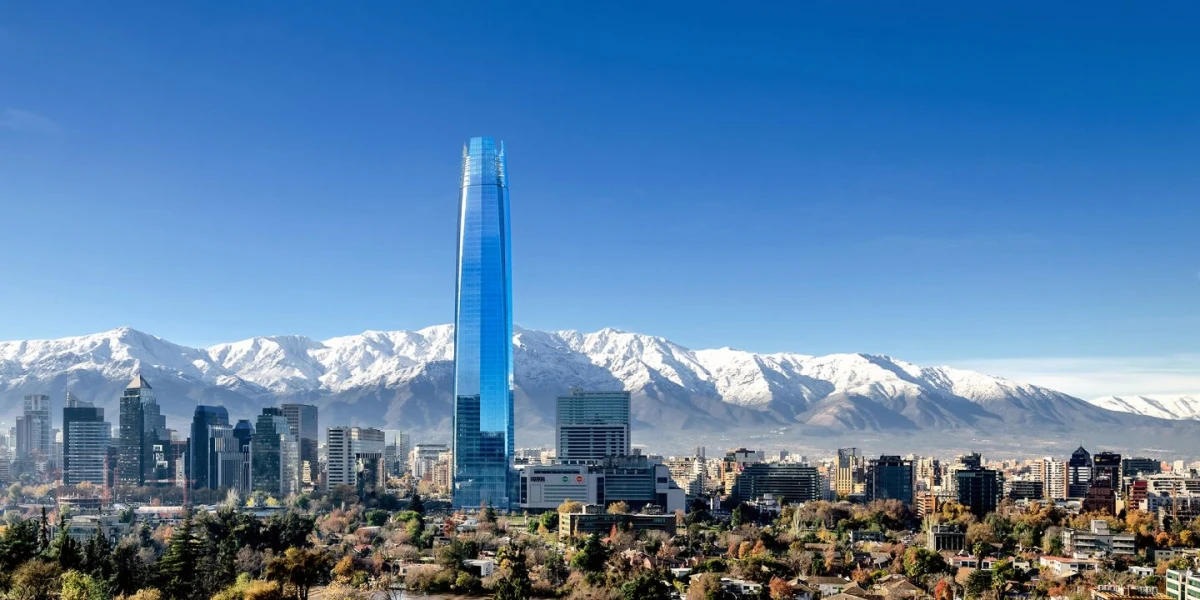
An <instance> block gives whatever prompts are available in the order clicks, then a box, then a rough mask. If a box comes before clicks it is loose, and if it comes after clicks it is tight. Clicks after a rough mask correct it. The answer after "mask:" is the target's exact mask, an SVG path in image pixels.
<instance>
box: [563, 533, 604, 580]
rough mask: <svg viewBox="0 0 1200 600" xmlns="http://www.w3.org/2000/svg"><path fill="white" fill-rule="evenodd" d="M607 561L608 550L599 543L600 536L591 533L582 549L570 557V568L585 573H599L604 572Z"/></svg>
mask: <svg viewBox="0 0 1200 600" xmlns="http://www.w3.org/2000/svg"><path fill="white" fill-rule="evenodd" d="M607 560H608V548H605V547H604V543H603V542H601V541H600V535H599V534H596V533H593V534H591V535H589V536H588V537H587V540H586V541H585V542H584V543H583V548H580V549H579V552H576V553H575V556H573V557H571V566H572V567H575V568H576V569H579V570H580V571H584V572H587V573H599V572H601V571H603V570H604V563H605V562H606V561H607Z"/></svg>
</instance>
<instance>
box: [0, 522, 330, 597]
mask: <svg viewBox="0 0 1200 600" xmlns="http://www.w3.org/2000/svg"><path fill="white" fill-rule="evenodd" d="M313 524H314V520H313V518H311V517H308V516H304V515H300V514H297V513H294V512H287V513H284V514H282V515H277V516H273V517H270V518H267V519H260V518H257V517H254V516H252V515H248V514H244V513H239V512H237V511H234V510H232V509H222V510H220V511H218V512H216V513H211V514H210V513H199V514H194V515H187V516H186V517H185V518H184V519H183V521H182V522H180V523H179V524H177V525H175V526H165V527H160V528H158V529H157V530H151V529H150V528H149V526H147V525H145V524H141V525H140V526H135V529H134V530H133V531H132V532H131V533H130V534H129V535H126V536H125V537H124V538H122V539H121V540H120V542H119V543H117V544H116V545H115V547H114V546H113V545H112V544H111V543H110V542H109V540H108V537H107V536H106V535H105V534H104V531H102V530H101V529H100V528H99V526H97V530H96V533H95V535H93V536H91V537H89V538H88V539H87V541H86V542H83V543H80V542H77V541H76V540H75V539H73V538H71V537H70V536H69V535H67V523H66V522H62V521H60V522H59V523H58V524H57V527H52V526H51V524H50V522H49V521H48V520H47V518H46V514H45V512H44V511H43V513H42V516H41V518H40V519H39V518H31V519H15V520H12V521H11V522H9V523H8V524H7V525H5V526H4V529H3V534H0V598H3V599H5V600H51V599H54V598H62V600H109V599H113V598H118V599H129V600H133V599H135V598H136V599H138V600H154V599H156V598H170V599H172V600H174V599H180V600H208V599H209V598H213V597H220V598H221V599H222V600H239V599H242V598H246V599H250V598H253V599H254V600H270V599H272V598H274V599H278V600H282V599H285V598H296V599H297V600H305V599H306V598H307V595H308V590H309V589H310V588H311V587H312V586H314V585H317V584H320V583H322V582H323V580H324V579H325V578H328V576H329V569H330V566H331V564H332V563H331V560H330V559H329V557H328V556H326V555H325V554H324V553H323V552H320V551H317V550H313V549H312V548H311V546H312V544H311V541H310V537H309V535H310V534H311V533H312V531H313ZM52 532H54V533H52ZM239 574H245V575H246V576H244V577H243V578H242V580H241V581H239V578H238V576H239ZM247 576H248V577H247ZM253 580H261V585H250V583H251V582H252V581H253Z"/></svg>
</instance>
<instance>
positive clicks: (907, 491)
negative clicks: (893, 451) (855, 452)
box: [867, 454, 913, 506]
mask: <svg viewBox="0 0 1200 600" xmlns="http://www.w3.org/2000/svg"><path fill="white" fill-rule="evenodd" d="M867 494H868V495H869V496H870V497H871V499H872V500H899V501H901V502H903V503H904V504H906V505H910V506H911V505H912V503H913V463H912V461H911V460H908V459H905V458H900V457H899V456H895V455H891V456H889V455H886V454H885V455H883V456H880V457H879V458H876V459H872V460H871V463H870V466H869V467H868V469H867Z"/></svg>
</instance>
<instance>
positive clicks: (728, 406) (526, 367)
mask: <svg viewBox="0 0 1200 600" xmlns="http://www.w3.org/2000/svg"><path fill="white" fill-rule="evenodd" d="M513 341H514V344H515V355H514V364H515V368H516V386H517V389H516V410H515V413H516V418H517V424H518V426H519V427H524V428H531V429H539V428H540V429H543V430H544V429H547V428H551V427H553V422H554V398H555V397H556V396H558V395H560V394H562V393H564V392H566V391H567V389H568V388H569V387H571V386H580V387H583V388H585V389H593V390H596V389H601V390H603V389H625V390H629V391H630V392H631V393H632V395H633V411H634V416H635V419H636V420H637V421H638V426H639V427H643V428H645V427H651V428H656V429H660V430H665V431H706V432H723V431H731V430H738V429H754V430H758V431H763V430H780V429H783V430H787V431H792V432H803V433H804V434H806V435H807V434H812V435H821V434H823V433H828V432H835V433H836V432H841V433H845V432H854V431H860V432H869V431H878V432H895V431H910V432H916V431H922V430H938V431H946V430H970V431H982V432H987V433H988V434H989V435H991V434H996V433H1005V432H1008V433H1007V434H1006V435H1029V434H1031V433H1033V432H1045V431H1047V430H1053V431H1064V432H1065V431H1076V430H1082V429H1086V430H1091V431H1093V432H1094V431H1095V430H1096V428H1097V427H1100V428H1112V427H1121V428H1123V429H1124V430H1126V431H1128V430H1130V428H1141V429H1145V428H1149V429H1150V430H1153V431H1159V430H1167V431H1168V432H1170V433H1175V432H1176V431H1177V430H1178V428H1179V427H1181V426H1182V427H1185V428H1188V431H1191V429H1190V428H1191V427H1192V426H1193V425H1194V426H1196V428H1197V431H1196V432H1197V433H1200V423H1192V422H1190V421H1185V422H1183V423H1186V424H1187V425H1179V423H1180V422H1167V421H1162V420H1160V419H1152V418H1147V417H1142V416H1137V415H1130V414H1123V413H1119V412H1113V411H1111V410H1105V409H1104V408H1100V407H1097V406H1095V405H1093V404H1090V403H1088V402H1084V401H1083V400H1080V399H1078V398H1074V397H1072V396H1069V395H1067V394H1063V393H1060V392H1056V391H1053V390H1050V389H1046V388H1042V387H1038V386H1034V385H1028V384H1023V383H1018V382H1014V381H1009V380H1005V379H1002V378H999V377H992V376H988V375H984V374H981V373H976V372H973V371H965V370H960V369H954V368H949V367H921V366H917V365H914V364H911V363H908V362H904V361H902V360H897V359H894V358H890V357H886V356H879V355H871V354H831V355H827V356H810V355H805V354H792V353H778V354H756V353H752V352H745V351H740V350H733V349H729V348H722V349H717V350H690V349H688V348H685V347H683V346H680V345H678V344H675V343H673V342H671V341H669V340H666V339H664V338H661V337H655V336H650V335H642V334H637V333H628V332H623V331H618V330H615V329H603V330H600V331H597V332H594V333H580V332H576V331H558V332H544V331H534V330H527V329H518V330H517V331H516V333H515V335H514V337H513ZM452 356H453V328H452V327H451V326H449V325H440V326H434V327H428V328H425V329H421V330H418V331H367V332H364V333H362V334H359V335H351V336H345V337H337V338H333V339H329V340H325V341H316V340H313V339H310V338H307V337H303V336H267V337H256V338H252V339H248V340H243V341H240V342H233V343H228V344H220V345H217V346H213V347H211V348H207V349H200V348H190V347H186V346H181V345H178V344H174V343H171V342H169V341H167V340H164V339H161V338H158V337H155V336H153V335H149V334H146V333H142V332H140V331H137V330H134V329H130V328H127V327H122V328H118V329H114V330H111V331H106V332H104V333H99V334H94V335H86V336H79V337H70V338H63V339H58V340H38V341H15V342H2V343H0V418H3V417H5V416H7V418H9V419H11V417H12V416H14V415H16V414H17V413H18V412H19V411H20V407H21V397H22V395H24V394H31V393H46V394H50V395H52V396H53V397H54V398H56V399H59V398H62V397H63V395H64V394H65V393H66V392H67V391H68V390H69V391H70V392H71V393H72V394H74V395H75V396H77V397H79V398H81V399H83V400H86V401H93V402H96V403H97V404H98V405H100V406H104V407H105V408H106V409H107V415H108V419H109V421H113V422H115V421H116V418H117V413H116V410H117V408H116V407H117V399H118V398H119V397H120V393H121V390H122V388H124V386H125V384H126V383H127V382H128V381H129V379H130V378H131V377H132V376H133V375H134V374H135V373H138V372H140V373H142V374H143V375H144V376H145V377H146V378H147V379H148V380H149V381H150V382H151V385H153V386H154V389H155V390H156V393H157V396H158V399H159V403H160V404H161V405H162V406H163V410H164V412H165V413H166V414H167V415H168V417H169V418H170V419H171V421H172V426H174V427H178V428H180V429H183V428H184V426H185V424H186V423H187V422H188V420H190V417H191V413H192V410H193V409H194V407H195V405H196V404H197V403H208V404H224V405H226V406H227V407H228V408H229V410H230V414H231V417H235V418H251V419H253V417H254V416H255V415H257V414H258V412H259V410H260V408H261V407H262V406H267V405H273V404H276V403H279V402H288V401H299V402H309V403H314V404H317V405H318V406H320V407H321V421H322V424H335V423H336V424H344V423H348V424H363V425H372V426H379V427H388V428H397V429H422V430H426V431H434V430H438V431H444V432H445V433H446V434H448V432H449V422H450V417H451V405H452V403H451V389H452V383H451V374H452V370H453V369H452V363H451V359H452ZM1106 408H1107V407H1106ZM1171 414H1176V413H1171ZM1166 415H1167V413H1163V414H1161V415H1159V414H1155V415H1152V416H1166ZM1191 416H1195V413H1194V412H1193V413H1191ZM56 420H57V419H56ZM1153 435H1158V434H1157V433H1154V434H1153Z"/></svg>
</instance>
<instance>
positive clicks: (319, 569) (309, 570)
mask: <svg viewBox="0 0 1200 600" xmlns="http://www.w3.org/2000/svg"><path fill="white" fill-rule="evenodd" d="M332 563H333V561H332V560H331V559H330V558H329V555H327V554H325V553H324V552H322V551H320V550H310V549H307V548H288V549H287V550H286V551H285V552H284V553H283V556H279V557H276V558H274V559H272V560H271V562H269V563H267V569H266V577H267V579H268V580H270V581H274V582H277V583H279V584H280V585H281V586H282V587H283V590H284V594H285V595H290V597H292V598H295V599H296V600H308V593H309V591H311V590H312V588H313V586H315V585H317V584H320V583H323V582H324V581H325V580H326V578H327V576H328V574H329V569H330V567H332Z"/></svg>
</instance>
